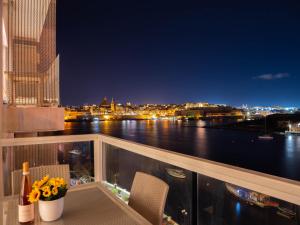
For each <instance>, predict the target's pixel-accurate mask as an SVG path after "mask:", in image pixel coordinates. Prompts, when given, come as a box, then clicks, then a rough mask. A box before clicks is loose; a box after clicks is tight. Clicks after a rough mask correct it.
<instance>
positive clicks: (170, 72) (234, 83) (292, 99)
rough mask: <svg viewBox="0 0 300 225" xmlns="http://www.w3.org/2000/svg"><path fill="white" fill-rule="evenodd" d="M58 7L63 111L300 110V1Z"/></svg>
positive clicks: (71, 3)
mask: <svg viewBox="0 0 300 225" xmlns="http://www.w3.org/2000/svg"><path fill="white" fill-rule="evenodd" d="M57 2H58V3H57V4H58V6H57V45H58V53H59V54H60V57H61V58H60V59H61V65H60V66H61V70H60V79H61V87H60V88H61V103H62V104H63V105H71V104H72V105H79V104H84V103H90V104H91V103H95V104H99V103H100V102H101V99H102V98H103V97H104V96H107V97H108V98H111V97H114V98H115V99H116V100H117V101H118V102H122V103H124V102H126V101H130V102H132V103H138V104H140V103H183V102H187V101H190V102H191V101H208V102H211V103H225V104H231V105H235V106H239V105H241V104H248V105H252V106H254V105H282V106H300V100H299V96H300V85H299V84H300V1H288V0H285V1H274V0H273V1H263V0H261V1H253V0H252V1H242V0H239V1H224V0H219V1H199V0H198V1H175V0H173V1H168V0H160V1H154V0H151V1H143V0H142V1H141V0H139V1H124V0H120V1H82V0H81V1H79V0H72V1H66V0H58V1H57ZM246 2H248V3H246Z"/></svg>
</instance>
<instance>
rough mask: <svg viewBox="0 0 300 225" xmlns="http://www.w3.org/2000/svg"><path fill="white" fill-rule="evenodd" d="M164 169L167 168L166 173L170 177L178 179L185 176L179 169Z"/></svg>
mask: <svg viewBox="0 0 300 225" xmlns="http://www.w3.org/2000/svg"><path fill="white" fill-rule="evenodd" d="M166 170H167V173H168V174H169V175H170V176H172V177H176V178H180V179H185V178H186V175H185V173H184V171H183V170H181V169H172V168H167V169H166Z"/></svg>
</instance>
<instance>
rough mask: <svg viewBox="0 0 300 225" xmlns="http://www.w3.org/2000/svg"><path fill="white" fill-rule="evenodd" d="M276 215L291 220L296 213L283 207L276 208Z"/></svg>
mask: <svg viewBox="0 0 300 225" xmlns="http://www.w3.org/2000/svg"><path fill="white" fill-rule="evenodd" d="M277 214H278V215H280V216H283V217H285V218H288V219H292V218H294V217H295V216H296V213H295V212H294V211H292V210H291V209H288V208H284V207H278V211H277Z"/></svg>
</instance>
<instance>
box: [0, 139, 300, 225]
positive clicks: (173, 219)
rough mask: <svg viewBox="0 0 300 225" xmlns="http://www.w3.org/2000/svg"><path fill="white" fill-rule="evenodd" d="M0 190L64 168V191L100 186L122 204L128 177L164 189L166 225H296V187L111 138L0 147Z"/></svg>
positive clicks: (299, 200)
mask: <svg viewBox="0 0 300 225" xmlns="http://www.w3.org/2000/svg"><path fill="white" fill-rule="evenodd" d="M0 146H1V152H0V154H1V159H2V160H1V161H0V163H1V164H0V170H1V173H2V174H3V176H0V179H1V180H0V184H1V186H0V190H1V195H2V196H9V195H11V187H12V184H11V182H10V180H11V179H10V174H11V172H12V171H14V170H18V169H20V167H21V164H22V162H23V161H25V160H27V161H29V162H30V165H31V166H40V165H55V164H65V163H68V164H69V165H70V173H71V185H72V186H78V185H82V186H84V185H88V184H87V183H91V182H103V183H104V184H105V185H106V187H107V188H108V189H109V190H111V191H112V192H113V193H114V194H116V195H117V196H118V197H119V198H120V199H122V200H123V201H125V202H126V201H127V200H128V196H129V195H130V193H129V190H130V189H131V185H132V181H133V177H134V175H135V172H137V171H142V172H145V173H148V174H152V175H154V176H156V177H159V178H160V179H162V180H164V181H165V182H166V183H168V184H169V187H170V190H169V194H168V198H167V204H166V207H165V220H166V221H168V222H167V223H168V224H176V223H177V224H183V225H186V224H198V225H202V224H241V225H244V224H270V225H271V224H272V225H276V224H280V225H281V224H282V225H284V224H289V225H294V224H300V207H299V205H300V182H299V181H293V180H288V179H285V178H281V177H276V176H271V175H268V174H264V173H260V172H257V171H251V170H247V169H243V168H239V167H234V166H230V165H226V164H222V163H218V162H213V161H209V160H205V159H201V158H196V157H192V156H188V155H184V154H180V153H176V152H172V151H168V150H165V149H159V148H155V147H151V146H146V145H143V144H139V143H134V142H131V141H127V140H122V139H118V138H115V137H110V136H105V135H98V134H91V135H70V136H49V137H32V138H18V139H2V140H1V144H0Z"/></svg>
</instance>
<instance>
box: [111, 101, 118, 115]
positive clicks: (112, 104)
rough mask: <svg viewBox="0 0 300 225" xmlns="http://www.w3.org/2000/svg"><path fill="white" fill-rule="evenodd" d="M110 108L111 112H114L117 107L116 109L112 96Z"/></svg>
mask: <svg viewBox="0 0 300 225" xmlns="http://www.w3.org/2000/svg"><path fill="white" fill-rule="evenodd" d="M110 109H111V112H112V113H115V112H116V111H117V109H116V103H115V102H114V98H112V99H111V103H110Z"/></svg>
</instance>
